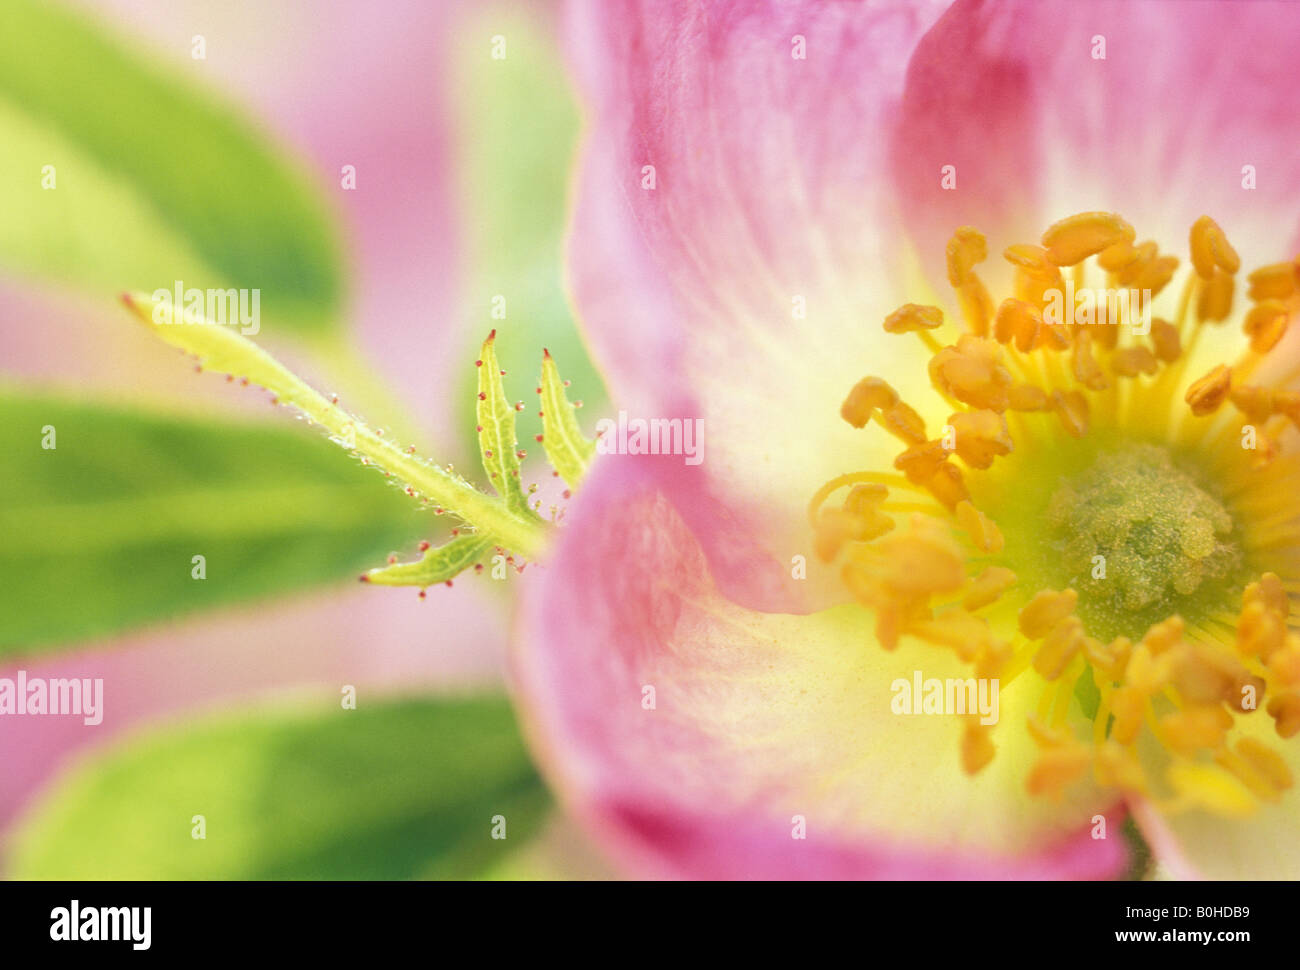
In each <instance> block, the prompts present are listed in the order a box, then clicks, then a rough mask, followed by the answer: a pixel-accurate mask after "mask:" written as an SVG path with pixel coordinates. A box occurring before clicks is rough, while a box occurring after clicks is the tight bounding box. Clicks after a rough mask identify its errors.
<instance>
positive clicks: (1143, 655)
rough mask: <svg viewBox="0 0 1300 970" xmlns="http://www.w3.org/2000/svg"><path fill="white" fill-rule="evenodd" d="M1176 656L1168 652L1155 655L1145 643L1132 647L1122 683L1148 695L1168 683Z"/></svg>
mask: <svg viewBox="0 0 1300 970" xmlns="http://www.w3.org/2000/svg"><path fill="white" fill-rule="evenodd" d="M1175 660H1176V658H1175V657H1174V656H1173V655H1172V654H1170V653H1164V654H1161V655H1160V656H1155V655H1154V654H1152V652H1151V648H1150V647H1149V646H1148V645H1147V644H1146V643H1139V644H1138V645H1137V646H1135V647H1134V648H1133V652H1132V653H1131V654H1130V655H1129V658H1128V667H1126V668H1125V670H1124V684H1125V686H1127V687H1132V688H1133V689H1134V690H1136V691H1139V692H1140V693H1142V694H1145V695H1147V696H1150V695H1151V694H1154V693H1155V692H1156V691H1158V690H1161V689H1162V688H1163V687H1164V686H1165V685H1166V684H1168V683H1169V681H1170V679H1171V678H1172V677H1173V673H1174V661H1175Z"/></svg>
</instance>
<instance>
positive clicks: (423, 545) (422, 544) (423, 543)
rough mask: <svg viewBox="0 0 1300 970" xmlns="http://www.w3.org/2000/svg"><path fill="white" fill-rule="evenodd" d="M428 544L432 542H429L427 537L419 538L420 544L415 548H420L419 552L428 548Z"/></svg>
mask: <svg viewBox="0 0 1300 970" xmlns="http://www.w3.org/2000/svg"><path fill="white" fill-rule="evenodd" d="M430 545H432V543H431V542H429V540H428V539H421V540H420V545H419V546H418V547H417V548H419V550H420V551H421V552H424V551H425V550H426V549H428V548H429V546H430Z"/></svg>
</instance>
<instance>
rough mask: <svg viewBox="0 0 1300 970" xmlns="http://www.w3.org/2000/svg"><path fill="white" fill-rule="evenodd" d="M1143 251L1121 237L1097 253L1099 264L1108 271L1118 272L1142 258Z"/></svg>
mask: <svg viewBox="0 0 1300 970" xmlns="http://www.w3.org/2000/svg"><path fill="white" fill-rule="evenodd" d="M1142 255H1143V254H1142V251H1141V250H1140V249H1138V248H1137V247H1136V246H1134V245H1133V243H1132V242H1130V241H1128V240H1126V239H1121V240H1120V241H1119V242H1117V243H1115V244H1114V245H1112V246H1107V247H1106V248H1105V249H1103V250H1102V251H1101V252H1099V253H1098V254H1097V265H1098V266H1100V267H1101V268H1102V269H1104V270H1106V272H1108V273H1118V272H1120V271H1122V270H1124V269H1125V268H1127V267H1129V266H1131V265H1132V264H1134V263H1136V262H1137V261H1138V260H1140V259H1141V258H1142Z"/></svg>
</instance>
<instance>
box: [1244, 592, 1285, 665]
mask: <svg viewBox="0 0 1300 970" xmlns="http://www.w3.org/2000/svg"><path fill="white" fill-rule="evenodd" d="M1285 640H1286V621H1285V620H1284V619H1280V618H1278V617H1277V616H1276V615H1275V614H1274V613H1273V612H1272V611H1271V610H1269V609H1268V608H1267V607H1265V606H1264V604H1262V603H1248V604H1247V605H1246V606H1244V607H1242V610H1241V615H1240V616H1239V617H1238V618H1237V651H1238V652H1239V653H1240V654H1242V656H1246V657H1260V658H1262V659H1264V660H1267V659H1268V658H1269V657H1271V656H1272V655H1273V653H1274V651H1276V650H1280V649H1281V648H1282V645H1283V643H1284V642H1285Z"/></svg>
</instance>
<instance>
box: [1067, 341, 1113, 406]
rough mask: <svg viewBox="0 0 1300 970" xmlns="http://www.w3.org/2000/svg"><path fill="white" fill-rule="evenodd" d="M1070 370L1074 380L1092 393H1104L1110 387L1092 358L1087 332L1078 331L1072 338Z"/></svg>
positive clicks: (1104, 375) (1103, 373) (1098, 365)
mask: <svg viewBox="0 0 1300 970" xmlns="http://www.w3.org/2000/svg"><path fill="white" fill-rule="evenodd" d="M1070 370H1071V371H1073V372H1074V379H1075V380H1077V381H1078V382H1079V383H1080V384H1082V385H1083V386H1084V387H1087V388H1089V389H1090V390H1093V391H1104V390H1105V389H1106V388H1108V387H1110V381H1109V380H1108V379H1107V378H1106V374H1105V372H1104V371H1102V369H1101V365H1100V364H1098V363H1097V359H1096V358H1095V357H1093V356H1092V337H1091V336H1089V334H1088V331H1087V330H1080V331H1079V332H1078V333H1077V334H1076V335H1075V338H1074V348H1073V349H1072V350H1071V351H1070Z"/></svg>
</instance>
